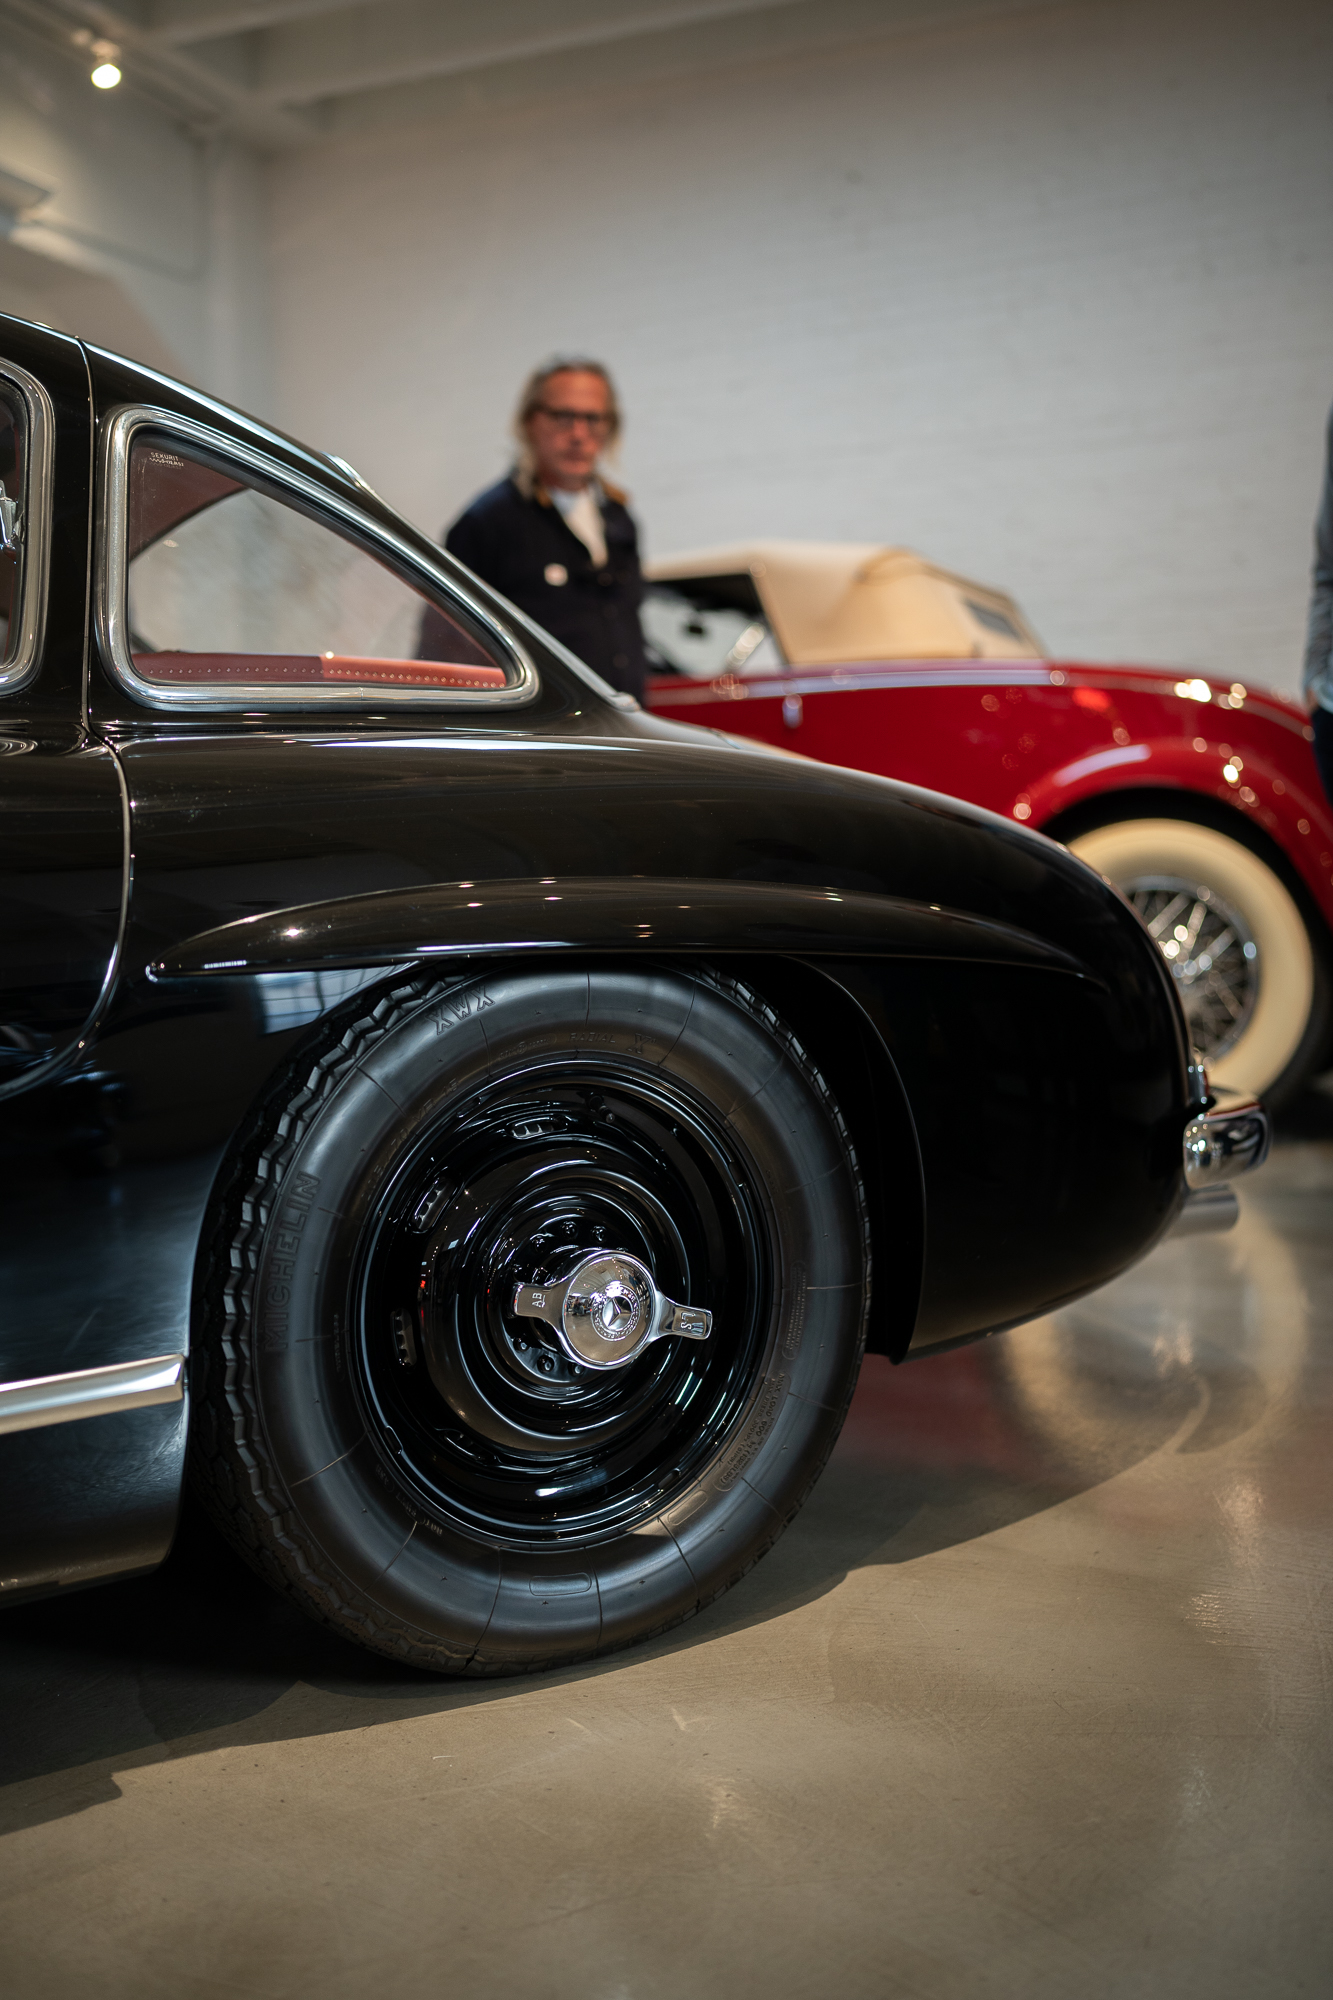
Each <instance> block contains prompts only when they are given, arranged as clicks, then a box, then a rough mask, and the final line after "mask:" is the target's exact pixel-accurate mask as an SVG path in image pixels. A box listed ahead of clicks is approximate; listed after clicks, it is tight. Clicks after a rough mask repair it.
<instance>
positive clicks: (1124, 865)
mask: <svg viewBox="0 0 1333 2000" xmlns="http://www.w3.org/2000/svg"><path fill="white" fill-rule="evenodd" d="M1070 846H1071V847H1072V848H1073V851H1074V853H1075V854H1077V855H1078V856H1079V857H1080V859H1081V860H1084V861H1086V862H1088V863H1089V864H1090V866H1091V867H1093V868H1096V869H1098V870H1100V872H1101V873H1102V874H1103V875H1105V876H1108V877H1109V879H1110V880H1111V881H1112V882H1114V883H1115V885H1116V887H1117V888H1118V889H1120V890H1121V891H1122V892H1123V894H1124V895H1126V896H1127V897H1128V898H1129V900H1130V901H1131V902H1132V903H1133V905H1134V907H1135V909H1136V910H1137V911H1138V913H1139V915H1140V916H1141V917H1142V918H1143V920H1144V922H1145V923H1146V925H1147V927H1148V930H1149V932H1150V933H1151V934H1152V936H1153V937H1154V938H1155V939H1156V941H1157V944H1158V946H1159V948H1160V950H1161V952H1162V956H1163V958H1164V959H1165V961H1166V963H1167V964H1168V965H1169V966H1170V968H1171V975H1172V978H1173V980H1174V981H1175V985H1176V991H1177V992H1178V993H1179V995H1180V999H1181V1002H1182V1004H1183V1006H1184V1009H1185V1015H1186V1019H1187V1021H1188V1024H1189V1031H1190V1035H1191V1038H1192V1040H1193V1042H1194V1045H1195V1047H1196V1048H1197V1049H1198V1051H1199V1053H1200V1055H1201V1056H1202V1057H1203V1059H1204V1061H1205V1062H1206V1063H1207V1065H1208V1073H1209V1076H1210V1077H1211V1078H1212V1081H1213V1082H1214V1083H1215V1084H1218V1085H1221V1086H1222V1087H1223V1088H1225V1089H1228V1090H1237V1091H1246V1092H1248V1091H1257V1092H1260V1093H1262V1094H1264V1095H1265V1096H1266V1097H1267V1098H1268V1100H1269V1102H1270V1103H1279V1102H1281V1101H1283V1100H1284V1099H1286V1098H1289V1097H1290V1096H1292V1095H1293V1094H1294V1093H1295V1092H1296V1091H1297V1090H1299V1088H1300V1087H1301V1085H1302V1083H1303V1082H1304V1081H1305V1079H1306V1078H1307V1076H1308V1075H1309V1074H1310V1073H1311V1071H1312V1070H1313V1068H1314V1066H1315V1065H1316V1063H1317V1062H1318V1060H1319V1059H1320V1057H1321V1056H1322V1054H1323V1050H1324V1046H1325V1042H1326V1039H1327V1029H1328V992H1327V983H1326V980H1325V977H1324V973H1323V968H1322V963H1321V960H1320V957H1319V955H1318V953H1317V951H1316V947H1315V944H1314V942H1313V940H1312V938H1311V934H1310V930H1309V928H1308V926H1307V923H1306V919H1305V917H1304V915H1303V914H1302V912H1301V909H1300V907H1299V906H1298V904H1297V902H1296V900H1295V898H1294V897H1293V896H1292V894H1291V892H1290V890H1289V889H1288V888H1287V886H1286V884H1285V883H1284V882H1283V881H1282V880H1281V879H1280V877H1279V876H1278V875H1277V874H1276V873H1275V872H1274V870H1273V869H1272V868H1270V867H1269V866H1268V864H1267V862H1266V861H1264V860H1263V859H1262V857H1261V856H1260V855H1258V854H1256V853H1255V852H1254V850H1253V849H1252V848H1250V847H1248V846H1246V845H1245V844H1244V842H1243V841H1241V840H1237V839H1233V838H1232V837H1231V836H1230V835H1229V834H1225V833H1222V832H1219V831H1218V830H1217V828H1215V827H1211V826H1201V825H1198V824H1196V823H1195V822H1193V821H1191V820H1185V819H1125V820H1116V821H1114V822H1112V824H1110V825H1109V826H1099V827H1095V828H1093V829H1092V830H1091V831H1090V832H1088V833H1083V834H1079V835H1078V836H1077V837H1076V838H1075V839H1073V840H1072V841H1071V842H1070Z"/></svg>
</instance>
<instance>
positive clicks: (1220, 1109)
mask: <svg viewBox="0 0 1333 2000" xmlns="http://www.w3.org/2000/svg"><path fill="white" fill-rule="evenodd" d="M1272 1141H1273V1125H1272V1120H1271V1119H1270V1118H1269V1115H1268V1113H1267V1112H1266V1111H1265V1110H1264V1107H1263V1105H1262V1104H1260V1103H1259V1101H1258V1099H1257V1098H1253V1097H1237V1098H1236V1099H1235V1100H1234V1102H1232V1103H1231V1104H1218V1105H1215V1106H1214V1107H1213V1108H1212V1109H1211V1110H1207V1111H1200V1112H1198V1113H1196V1115H1195V1116H1194V1117H1193V1118H1191V1119H1190V1122H1189V1124H1188V1125H1187V1126H1186V1127H1185V1132H1184V1139H1183V1145H1184V1152H1185V1186H1186V1190H1187V1192H1186V1195H1185V1200H1184V1204H1183V1206H1182V1207H1181V1211H1180V1213H1179V1215H1178V1216H1177V1217H1176V1220H1175V1222H1174V1223H1173V1225H1172V1228H1171V1234H1172V1235H1173V1236H1201V1235H1204V1234H1211V1233H1212V1232H1213V1231H1215V1230H1222V1229H1230V1228H1231V1227H1232V1226H1233V1224H1234V1223H1235V1222H1236V1221H1237V1220H1238V1218H1239V1216H1240V1203H1239V1202H1238V1201H1237V1200H1236V1191H1235V1189H1234V1188H1233V1187H1231V1186H1230V1185H1229V1183H1230V1182H1231V1181H1234V1180H1237V1179H1239V1177H1240V1176H1241V1174H1248V1173H1249V1172H1250V1171H1251V1170H1252V1169H1253V1168H1255V1167H1259V1166H1262V1165H1263V1163H1264V1161H1265V1160H1266V1159H1267V1158H1268V1148H1269V1146H1270V1145H1271V1144H1272Z"/></svg>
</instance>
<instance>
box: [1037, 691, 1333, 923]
mask: <svg viewBox="0 0 1333 2000" xmlns="http://www.w3.org/2000/svg"><path fill="white" fill-rule="evenodd" d="M1230 739H1231V740H1232V741H1233V742H1234V747H1233V748H1232V750H1231V752H1230V754H1229V755H1228V754H1224V753H1223V751H1222V750H1221V749H1220V748H1219V747H1218V746H1217V745H1215V744H1211V743H1210V744H1209V745H1208V747H1207V749H1206V750H1203V751H1196V750H1195V749H1194V748H1193V747H1192V744H1191V742H1189V741H1187V740H1185V739H1182V738H1181V737H1179V736H1167V737H1157V738H1155V739H1151V740H1149V741H1147V742H1141V743H1127V744H1113V745H1111V746H1109V747H1107V748H1104V749H1100V750H1094V751H1091V752H1089V753H1087V754H1086V755H1084V756H1081V757H1076V758H1073V759H1072V760H1071V761H1070V762H1069V763H1067V764H1064V765H1063V766H1061V767H1060V768H1059V769H1057V770H1054V771H1050V772H1047V773H1045V774H1044V775H1043V776H1041V777H1040V778H1038V779H1036V780H1035V781H1031V782H1029V783H1028V784H1027V785H1026V786H1025V787H1024V788H1023V789H1021V790H1019V791H1017V792H1015V794H1014V800H1013V804H1012V806H1011V808H1010V811H1011V812H1012V814H1013V817H1014V818H1015V819H1017V820H1020V821H1022V822H1024V823H1025V824H1027V825H1029V826H1035V827H1038V828H1044V827H1046V826H1048V825H1049V824H1050V822H1051V821H1053V820H1056V819H1058V818H1059V817H1061V816H1062V815H1063V814H1065V813H1067V812H1068V811H1069V810H1070V808H1071V807H1073V806H1078V805H1082V804H1084V803H1085V801H1087V800H1088V799H1092V798H1099V797H1106V798H1107V799H1108V802H1109V798H1110V797H1111V796H1114V797H1115V798H1116V799H1117V800H1118V802H1119V806H1120V808H1121V810H1120V813H1119V815H1118V816H1122V817H1126V818H1128V817H1130V816H1132V814H1133V812H1134V793H1135V791H1138V790H1143V789H1145V788H1148V787H1152V788H1154V789H1170V790H1173V791H1181V792H1193V793H1195V794H1197V795H1198V796H1199V797H1200V798H1205V799H1208V800H1210V801H1212V802H1215V803H1217V804H1220V805H1224V806H1228V807H1230V808H1231V809H1232V810H1233V811H1237V812H1239V813H1241V814H1242V815H1243V816H1244V817H1245V818H1247V819H1250V820H1253V821H1254V822H1255V823H1256V824H1257V825H1258V826H1260V827H1262V829H1263V831H1264V832H1265V833H1266V834H1268V836H1269V838H1270V839H1272V840H1274V841H1276V843H1277V845H1278V846H1279V847H1280V848H1281V849H1282V851H1283V853H1284V854H1285V855H1286V856H1287V858H1288V860H1289V861H1290V862H1291V864H1292V866H1293V867H1294V868H1295V869H1296V870H1297V872H1298V874H1299V875H1300V877H1301V879H1302V881H1303V882H1304V883H1305V885H1306V887H1307V888H1308V889H1309V891H1310V894H1311V895H1312V896H1313V897H1314V899H1315V902H1316V903H1317V904H1318V906H1319V908H1320V910H1321V912H1322V913H1323V916H1324V919H1325V921H1326V922H1327V923H1328V924H1329V925H1330V926H1333V813H1330V811H1329V807H1328V804H1327V802H1326V800H1325V799H1324V797H1323V795H1322V792H1321V793H1320V794H1319V796H1318V797H1317V798H1315V797H1311V796H1310V795H1309V792H1308V791H1307V789H1306V788H1305V787H1304V786H1302V785H1299V784H1298V782H1296V780H1295V779H1294V777H1293V774H1292V769H1291V762H1290V761H1288V762H1285V763H1284V764H1283V767H1282V769H1281V771H1279V770H1278V769H1276V768H1275V766H1274V764H1273V763H1272V761H1271V759H1270V758H1269V757H1267V756H1265V755H1264V753H1263V752H1262V751H1261V750H1258V749H1256V747H1255V746H1254V745H1253V743H1252V742H1251V741H1250V740H1249V738H1248V736H1247V735H1242V733H1241V732H1240V731H1238V730H1235V729H1232V730H1231V731H1230ZM1310 763H1311V767H1312V770H1311V775H1312V776H1314V777H1315V780H1316V783H1317V782H1318V779H1317V773H1315V772H1314V770H1313V764H1314V760H1313V758H1311V759H1310Z"/></svg>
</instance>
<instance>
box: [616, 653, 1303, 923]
mask: <svg viewBox="0 0 1333 2000" xmlns="http://www.w3.org/2000/svg"><path fill="white" fill-rule="evenodd" d="M648 702H649V706H650V707H651V708H654V709H656V710H658V712H659V713H666V714H669V715H671V716H672V717H673V719H674V720H679V721H681V722H686V721H688V722H693V723H700V724H703V725H705V726H711V727H713V728H718V729H722V730H724V731H726V732H727V733H728V734H743V735H746V736H750V737H753V738H755V739H757V740H758V741H760V742H766V743H768V744H771V745H774V746H776V747H780V748H782V749H785V750H791V751H795V752H797V753H798V754H806V755H811V756H814V757H816V758H822V759H824V760H825V761H827V762H829V763H834V764H842V765H845V766H848V767H850V768H852V769H854V770H863V771H873V772H876V773H878V774H879V775H881V776H883V777H887V778H898V779H901V780H905V781H906V782H907V783H909V784H917V785H925V786H927V787H928V788H930V789H931V790H935V791H940V792H945V793H951V794H953V795H954V796H955V797H958V798H965V799H970V800H973V801H974V802H975V803H976V804H978V805H984V806H988V807H989V808H990V809H991V810H992V811H994V812H999V813H1002V814H1005V815H1006V816H1007V817H1010V818H1012V819H1014V820H1016V821H1017V822H1019V823H1020V824H1022V825H1027V826H1031V827H1034V828H1037V829H1039V830H1046V829H1050V830H1053V831H1055V832H1056V833H1057V835H1058V834H1059V833H1060V831H1061V822H1062V821H1064V820H1065V818H1066V816H1067V815H1068V814H1069V812H1070V811H1071V809H1073V808H1075V807H1083V808H1086V807H1087V806H1088V804H1089V802H1090V801H1093V800H1098V799H1104V800H1105V802H1106V807H1107V814H1106V816H1107V818H1128V817H1133V816H1134V815H1135V811H1136V807H1135V800H1134V794H1135V792H1142V791H1145V790H1154V791H1157V792H1159V793H1160V792H1162V791H1170V792H1176V793H1179V794H1181V795H1182V801H1181V802H1182V804H1183V803H1184V798H1185V797H1187V796H1190V795H1192V796H1194V797H1196V798H1198V799H1199V800H1200V801H1201V802H1202V801H1207V802H1208V803H1209V805H1211V806H1213V807H1216V806H1226V807H1227V808H1228V809H1229V810H1230V811H1231V812H1234V813H1236V814H1237V815H1238V816H1240V817H1243V818H1246V819H1248V820H1250V821H1251V822H1252V823H1253V824H1255V825H1256V826H1257V827H1259V828H1260V829H1262V831H1263V832H1264V833H1265V834H1266V835H1267V836H1268V837H1269V838H1270V839H1271V840H1273V841H1274V842H1275V843H1276V844H1277V846H1278V847H1279V848H1280V849H1281V851H1282V853H1283V854H1284V855H1285V856H1286V858H1287V859H1288V861H1289V862H1290V863H1291V865H1292V867H1293V868H1294V869H1295V870H1296V872H1297V874H1298V875H1299V877H1300V879H1301V881H1302V882H1303V883H1304V884H1305V885H1306V887H1307V889H1308V890H1309V892H1310V895H1311V896H1312V897H1313V899H1314V901H1315V904H1316V906H1317V908H1318V909H1319V911H1320V912H1321V914H1322V916H1323V918H1324V921H1325V922H1326V924H1328V925H1329V927H1330V929H1333V811H1331V810H1330V807H1329V804H1328V802H1327V801H1326V799H1325V797H1324V793H1323V787H1322V785H1321V783H1320V780H1319V773H1318V769H1317V767H1316V765H1315V761H1314V753H1313V751H1312V749H1311V747H1310V743H1311V734H1312V732H1311V730H1310V726H1309V723H1308V721H1307V720H1306V717H1305V716H1304V715H1303V714H1302V712H1301V710H1300V709H1299V708H1297V707H1296V705H1295V704H1294V703H1293V702H1290V701H1287V700H1285V699H1284V698H1283V697H1282V696H1280V695H1274V694H1270V693H1268V692H1267V691H1266V690H1262V689H1254V690H1250V689H1248V688H1245V687H1242V686H1241V685H1240V684H1239V683H1237V682H1231V683H1223V682H1221V681H1217V680H1207V679H1205V678H1204V677H1202V676H1200V675H1195V676H1193V677H1191V678H1190V679H1189V680H1187V681H1181V680H1178V679H1177V678H1176V677H1175V675H1174V674H1172V673H1171V671H1170V670H1169V669H1163V668H1160V667H1129V666H1091V665H1086V664H1080V663H1078V662H1075V661H1061V662H1055V661H1049V662H1048V661H1036V660H1034V661H1026V662H1012V663H1011V662H998V661H993V660H986V661H981V660H976V661H971V660H957V661H954V660H949V661H943V660H932V661H894V662H884V663H878V662H866V661H862V662H854V663H849V664H848V665H847V666H845V667H823V668H819V667H816V668H799V667H798V668H789V669H787V670H785V671H782V672H777V673H769V674H765V675H762V676H756V677H754V678H753V679H747V678H744V677H741V676H737V675H731V674H728V675H724V676H722V677H721V678H719V679H718V680H715V681H712V682H696V683H689V682H682V681H680V680H678V679H665V678H663V679H658V680H655V681H653V682H651V683H650V684H649V691H648ZM1138 810H1139V811H1142V812H1147V813H1148V814H1149V815H1150V814H1151V813H1152V810H1153V808H1152V806H1151V805H1145V806H1142V807H1140V808H1138Z"/></svg>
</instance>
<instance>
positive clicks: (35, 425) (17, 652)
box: [0, 360, 56, 694]
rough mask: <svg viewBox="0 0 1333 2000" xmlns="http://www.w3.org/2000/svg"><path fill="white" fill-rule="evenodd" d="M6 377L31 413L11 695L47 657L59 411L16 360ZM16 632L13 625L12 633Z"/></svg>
mask: <svg viewBox="0 0 1333 2000" xmlns="http://www.w3.org/2000/svg"><path fill="white" fill-rule="evenodd" d="M0 382H7V383H9V385H10V386H11V387H12V388H14V389H16V390H17V391H18V394H19V395H20V397H21V398H22V399H23V406H24V409H25V411H26V413H27V418H28V463H27V467H26V477H25V479H24V482H23V493H22V495H21V496H20V498H21V503H22V507H23V516H22V519H23V544H22V546H23V556H22V561H21V563H20V566H19V602H18V637H17V643H15V644H14V645H13V646H12V648H11V655H10V658H9V659H8V660H6V661H5V662H4V664H3V665H0V693H4V694H10V693H12V692H13V691H14V690H15V689H16V688H21V687H23V686H25V685H26V683H27V682H28V681H30V680H31V679H32V677H33V675H34V674H35V673H36V671H37V668H38V666H39V664H40V662H41V656H42V638H43V636H44V633H45V630H46V586H47V576H48V572H49V567H50V560H51V463H52V459H53V456H54V453H55V435H56V413H55V409H54V407H53V405H52V402H51V398H50V396H49V395H48V394H47V392H46V390H45V388H44V387H43V385H42V384H41V383H40V382H39V381H38V380H37V378H36V376H35V375H30V374H29V373H28V371H27V369H26V368H20V367H19V365H18V363H17V362H16V361H3V360H0ZM12 633H13V628H12V624H11V637H12Z"/></svg>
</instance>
